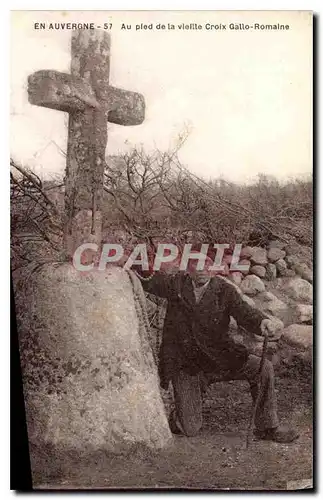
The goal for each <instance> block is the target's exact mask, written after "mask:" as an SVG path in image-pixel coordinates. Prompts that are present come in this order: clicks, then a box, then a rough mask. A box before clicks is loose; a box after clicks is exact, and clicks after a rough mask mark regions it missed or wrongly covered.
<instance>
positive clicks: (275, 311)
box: [258, 292, 288, 316]
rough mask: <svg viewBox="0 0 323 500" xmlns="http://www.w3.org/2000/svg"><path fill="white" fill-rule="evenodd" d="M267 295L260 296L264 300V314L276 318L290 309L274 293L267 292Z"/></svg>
mask: <svg viewBox="0 0 323 500" xmlns="http://www.w3.org/2000/svg"><path fill="white" fill-rule="evenodd" d="M264 295H265V294H261V296H260V295H259V296H258V298H259V299H260V300H262V305H261V309H262V311H264V312H266V313H267V312H268V313H270V314H272V315H274V316H280V315H281V314H282V313H284V312H286V311H287V309H288V306H287V304H285V302H283V301H282V300H280V299H278V298H277V297H276V296H275V295H274V294H273V293H270V292H266V296H265V297H263V296H264Z"/></svg>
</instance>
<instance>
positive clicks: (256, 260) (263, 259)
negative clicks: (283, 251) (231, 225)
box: [250, 247, 268, 266]
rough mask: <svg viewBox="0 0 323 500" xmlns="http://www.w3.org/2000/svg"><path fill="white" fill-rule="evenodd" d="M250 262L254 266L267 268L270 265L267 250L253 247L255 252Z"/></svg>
mask: <svg viewBox="0 0 323 500" xmlns="http://www.w3.org/2000/svg"><path fill="white" fill-rule="evenodd" d="M250 260H251V262H252V264H256V265H259V266H265V265H266V264H267V263H268V260H267V251H266V249H265V248H261V247H253V252H252V255H251V257H250Z"/></svg>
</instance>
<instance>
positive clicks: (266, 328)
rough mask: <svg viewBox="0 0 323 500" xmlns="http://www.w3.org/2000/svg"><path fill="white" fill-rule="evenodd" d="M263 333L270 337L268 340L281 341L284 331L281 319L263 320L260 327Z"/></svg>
mask: <svg viewBox="0 0 323 500" xmlns="http://www.w3.org/2000/svg"><path fill="white" fill-rule="evenodd" d="M260 328H261V332H262V334H263V335H267V336H268V340H270V341H271V342H272V341H275V340H279V339H280V337H281V334H282V329H283V328H284V324H283V322H282V321H280V319H278V318H275V319H269V318H268V319H263V320H262V322H261V325H260Z"/></svg>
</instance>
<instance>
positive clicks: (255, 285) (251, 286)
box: [240, 274, 265, 296]
mask: <svg viewBox="0 0 323 500" xmlns="http://www.w3.org/2000/svg"><path fill="white" fill-rule="evenodd" d="M240 288H241V291H242V292H243V293H244V294H246V295H251V296H254V295H257V294H258V293H259V292H264V291H265V285H264V283H263V282H262V280H261V279H260V278H259V277H258V276H255V275H254V274H252V275H251V274H250V275H248V276H246V277H245V278H244V279H243V280H242V283H241V287H240Z"/></svg>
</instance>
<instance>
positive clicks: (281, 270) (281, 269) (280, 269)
mask: <svg viewBox="0 0 323 500" xmlns="http://www.w3.org/2000/svg"><path fill="white" fill-rule="evenodd" d="M276 269H277V273H278V274H279V276H286V271H287V264H286V262H285V261H284V259H279V260H277V262H276Z"/></svg>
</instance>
